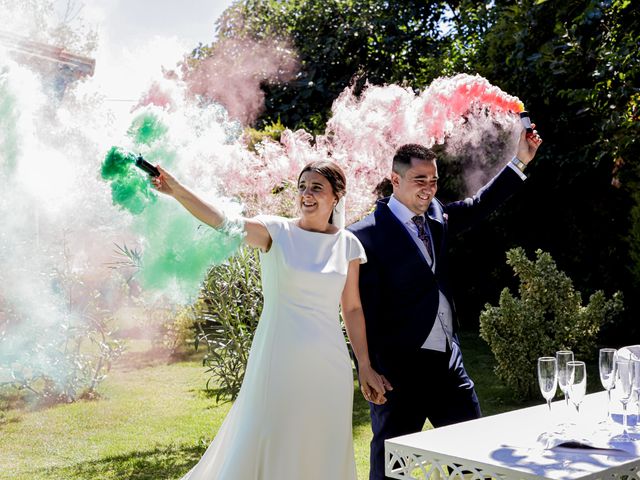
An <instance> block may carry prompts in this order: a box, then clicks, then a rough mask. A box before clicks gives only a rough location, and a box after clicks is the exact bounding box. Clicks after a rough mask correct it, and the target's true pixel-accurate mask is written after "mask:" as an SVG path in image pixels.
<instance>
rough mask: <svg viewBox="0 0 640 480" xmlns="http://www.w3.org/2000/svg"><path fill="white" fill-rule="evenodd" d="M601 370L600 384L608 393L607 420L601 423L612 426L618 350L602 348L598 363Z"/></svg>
mask: <svg viewBox="0 0 640 480" xmlns="http://www.w3.org/2000/svg"><path fill="white" fill-rule="evenodd" d="M598 367H599V369H600V383H601V384H602V388H604V389H605V390H606V391H607V418H606V419H605V420H604V421H603V422H600V423H604V424H610V423H612V422H611V389H612V388H613V386H614V385H615V382H616V349H615V348H601V349H600V357H599V361H598Z"/></svg>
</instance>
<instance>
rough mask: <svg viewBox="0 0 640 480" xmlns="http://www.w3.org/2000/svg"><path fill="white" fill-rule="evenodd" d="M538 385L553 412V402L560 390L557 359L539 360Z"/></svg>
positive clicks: (541, 358) (545, 358) (546, 358)
mask: <svg viewBox="0 0 640 480" xmlns="http://www.w3.org/2000/svg"><path fill="white" fill-rule="evenodd" d="M538 384H539V385H540V393H542V396H543V397H544V399H545V400H546V401H547V406H548V407H549V412H551V400H552V399H553V397H554V396H555V395H556V389H557V388H558V363H557V361H556V359H555V357H540V358H538Z"/></svg>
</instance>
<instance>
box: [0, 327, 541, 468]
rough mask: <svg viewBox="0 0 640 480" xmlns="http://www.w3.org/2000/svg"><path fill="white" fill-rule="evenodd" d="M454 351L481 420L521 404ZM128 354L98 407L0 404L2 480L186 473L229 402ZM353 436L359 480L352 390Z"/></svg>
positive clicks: (179, 372)
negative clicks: (0, 410)
mask: <svg viewBox="0 0 640 480" xmlns="http://www.w3.org/2000/svg"><path fill="white" fill-rule="evenodd" d="M462 346H463V351H464V355H465V365H466V367H467V369H468V371H469V373H470V374H471V376H472V378H474V380H475V381H476V388H477V391H478V395H479V397H480V401H481V405H482V407H483V412H484V414H485V415H490V414H494V413H498V412H502V411H505V410H510V409H513V408H519V407H522V406H524V405H523V404H519V403H515V402H513V401H512V400H510V396H509V392H508V390H507V389H506V387H504V386H503V385H501V384H500V383H499V382H498V381H497V380H496V378H495V376H494V375H493V357H492V356H491V353H490V351H489V349H488V348H487V346H486V345H485V344H484V342H483V341H482V340H480V339H478V338H477V336H475V335H472V334H467V335H464V336H463V339H462ZM134 350H137V351H134V352H131V353H130V354H129V355H128V357H127V358H128V360H129V361H128V362H125V361H121V362H120V363H119V365H118V367H117V368H115V369H114V370H113V371H112V372H111V375H110V376H109V378H108V379H107V380H106V381H105V382H104V383H103V384H102V385H101V387H100V394H101V398H100V399H99V400H95V401H84V400H83V401H78V402H76V403H73V404H67V405H57V406H54V407H50V408H46V409H41V410H37V409H35V410H34V409H28V408H26V409H25V408H21V409H17V408H15V407H10V408H8V411H6V410H7V407H6V405H5V416H4V417H2V416H0V479H2V480H4V479H7V480H8V479H12V480H27V479H28V480H40V479H43V480H53V479H55V480H59V479H65V480H67V479H68V480H80V479H83V480H84V479H95V480H102V479H104V480H110V479H114V480H115V479H118V480H125V479H135V480H146V479H148V480H152V479H153V480H160V479H179V478H180V477H181V476H182V475H183V474H184V473H186V472H187V471H188V470H189V467H190V466H191V465H193V464H195V462H196V461H197V459H198V458H199V457H200V456H201V455H202V454H203V453H204V450H205V449H206V446H207V445H208V444H209V442H210V441H211V439H212V438H213V436H214V434H215V432H216V431H217V429H218V428H219V426H220V424H221V423H222V421H223V419H224V417H225V415H226V414H227V412H228V411H229V408H230V407H231V404H230V403H228V402H227V403H221V404H216V403H215V393H214V392H206V391H204V390H203V386H204V384H205V382H206V375H205V374H204V369H203V368H202V366H201V363H200V357H199V355H193V356H191V357H190V358H188V359H186V360H184V361H181V362H178V363H173V364H170V365H167V364H166V361H164V359H162V358H156V357H154V356H153V355H150V354H147V353H145V352H144V351H143V350H144V349H141V348H140V345H137V346H136V348H135V349H134ZM354 388H355V386H354ZM534 403H536V402H534ZM537 403H540V402H537ZM3 418H4V420H3ZM353 432H354V445H355V452H356V463H357V468H358V478H359V479H360V480H364V479H366V478H368V471H369V441H370V439H371V432H370V427H369V409H368V406H367V404H366V402H365V401H364V400H363V399H362V397H361V395H360V393H359V391H358V390H357V389H356V391H355V401H354V416H353Z"/></svg>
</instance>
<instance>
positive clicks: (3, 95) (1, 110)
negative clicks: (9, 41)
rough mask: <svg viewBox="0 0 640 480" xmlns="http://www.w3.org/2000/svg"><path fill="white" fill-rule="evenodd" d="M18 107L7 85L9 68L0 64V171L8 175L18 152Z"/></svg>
mask: <svg viewBox="0 0 640 480" xmlns="http://www.w3.org/2000/svg"><path fill="white" fill-rule="evenodd" d="M19 113H20V112H19V108H18V106H17V99H16V97H15V95H14V93H13V92H12V91H11V88H10V85H9V68H8V67H3V66H2V65H0V131H2V132H3V134H0V152H2V156H0V172H2V173H5V174H7V175H10V174H12V173H13V172H14V170H15V167H16V159H17V157H18V154H19V153H20V149H19V146H18V138H19V135H18V124H19V123H18V118H19Z"/></svg>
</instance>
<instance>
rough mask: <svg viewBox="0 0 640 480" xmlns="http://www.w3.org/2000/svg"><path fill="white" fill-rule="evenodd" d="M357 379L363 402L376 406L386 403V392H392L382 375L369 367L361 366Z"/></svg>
mask: <svg viewBox="0 0 640 480" xmlns="http://www.w3.org/2000/svg"><path fill="white" fill-rule="evenodd" d="M358 373H359V378H360V385H361V390H362V395H363V396H364V398H365V400H367V401H368V402H371V403H375V404H376V405H382V404H384V403H386V401H387V398H386V397H385V396H384V395H385V393H386V391H387V390H392V387H391V384H390V383H389V382H388V381H387V379H386V378H384V377H383V376H382V375H379V374H378V372H376V371H375V370H374V369H373V368H372V367H371V365H361V366H360V368H359V372H358Z"/></svg>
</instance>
